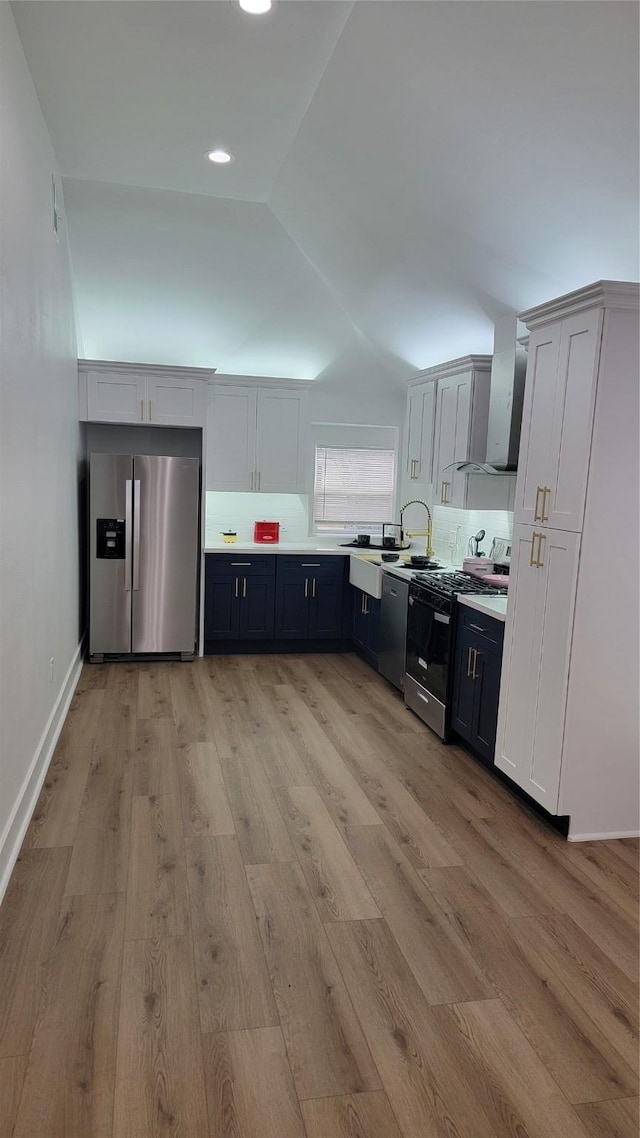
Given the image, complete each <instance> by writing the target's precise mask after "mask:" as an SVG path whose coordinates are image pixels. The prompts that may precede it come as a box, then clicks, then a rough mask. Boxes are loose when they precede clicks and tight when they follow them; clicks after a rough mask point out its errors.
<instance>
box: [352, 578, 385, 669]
mask: <svg viewBox="0 0 640 1138" xmlns="http://www.w3.org/2000/svg"><path fill="white" fill-rule="evenodd" d="M352 593H353V598H352V601H353V608H352V618H351V639H352V640H353V643H354V644H355V646H356V648H357V649H358V651H359V652H360V653H361V655H363V656H364V657H365V659H366V660H367V662H368V663H369V664H371V666H372V667H374V668H377V666H378V641H379V637H380V601H379V600H376V598H375V597H371V596H369V594H368V593H365V592H363V591H362V589H355V588H352Z"/></svg>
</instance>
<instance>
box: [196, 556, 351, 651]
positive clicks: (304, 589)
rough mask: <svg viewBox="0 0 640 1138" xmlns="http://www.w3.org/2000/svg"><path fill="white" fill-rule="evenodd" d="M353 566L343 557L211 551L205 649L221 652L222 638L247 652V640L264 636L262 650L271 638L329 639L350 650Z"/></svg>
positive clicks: (275, 640) (207, 568) (207, 566)
mask: <svg viewBox="0 0 640 1138" xmlns="http://www.w3.org/2000/svg"><path fill="white" fill-rule="evenodd" d="M348 564H349V559H348V557H343V556H339V555H338V556H335V557H334V556H328V557H325V556H323V557H318V555H317V554H316V555H315V558H314V555H313V553H311V554H308V555H307V556H306V557H300V556H294V555H292V554H282V555H278V554H258V555H254V554H242V553H232V554H228V553H211V554H209V553H208V554H207V556H206V558H205V621H204V625H205V632H204V639H205V652H207V653H213V652H216V651H222V650H223V649H221V648H220V647H219V646H218V647H216V643H217V642H218V641H223V642H228V643H229V651H232V652H237V651H244V650H245V649H243V647H242V644H243V642H244V641H248V642H255V641H260V640H262V641H265V642H266V643H265V647H263V649H262V650H263V651H265V650H268V642H271V641H273V644H274V646H275V645H277V644H278V642H281V641H285V642H286V641H299V642H301V641H304V640H308V641H326V642H327V646H329V645H330V644H331V643H332V642H336V644H337V646H338V648H346V647H347V641H348V636H349V632H348V628H347V627H346V626H345V625H346V620H345V617H346V613H347V600H348V596H347V592H348V585H347V584H346V580H347V576H346V574H347V570H348ZM283 649H285V650H286V648H285V645H284V644H281V645H280V650H281V651H282V650H283ZM253 650H258V649H257V645H256V648H255V649H252V648H251V647H249V645H248V646H247V649H246V651H253ZM275 650H276V651H277V650H278V649H277V648H276V649H275ZM319 650H322V649H321V646H319Z"/></svg>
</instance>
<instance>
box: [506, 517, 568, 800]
mask: <svg viewBox="0 0 640 1138" xmlns="http://www.w3.org/2000/svg"><path fill="white" fill-rule="evenodd" d="M579 548H580V538H579V535H578V534H575V533H564V532H563V531H561V530H552V529H545V530H542V529H535V528H534V527H532V526H523V525H519V526H516V527H515V529H514V534H513V542H512V552H511V567H510V576H509V609H508V613H507V622H506V628H505V645H504V654H503V667H502V680H501V685H500V708H499V715H498V745H497V749H496V756H495V764H496V766H497V767H499V769H500V770H502V771H504V773H505V774H507V775H509V777H510V778H512V779H513V781H514V782H516V783H517V784H518V786H521V787H522V788H523V790H526V792H527V793H528V794H530V795H531V797H532V798H534V799H535V800H536V801H537V802H539V803H540V804H541V805H542V806H544V807H545V809H547V810H549V811H550V813H552V814H554V813H555V812H556V811H557V807H558V788H559V783H560V768H561V764H562V741H563V734H564V715H565V704H566V693H567V679H568V674H569V655H570V647H571V633H572V627H573V609H574V602H575V586H576V577H577V570H578V554H579Z"/></svg>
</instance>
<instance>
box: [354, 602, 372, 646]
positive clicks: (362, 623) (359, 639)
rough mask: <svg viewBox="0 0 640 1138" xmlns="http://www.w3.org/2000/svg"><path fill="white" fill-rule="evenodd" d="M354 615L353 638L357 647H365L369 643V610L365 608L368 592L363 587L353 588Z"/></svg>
mask: <svg viewBox="0 0 640 1138" xmlns="http://www.w3.org/2000/svg"><path fill="white" fill-rule="evenodd" d="M352 592H353V616H352V621H351V639H352V640H353V643H354V644H355V646H356V648H364V647H365V646H366V643H367V627H368V625H367V610H366V608H365V597H366V595H367V594H366V593H363V591H362V589H355V588H354V589H353V590H352Z"/></svg>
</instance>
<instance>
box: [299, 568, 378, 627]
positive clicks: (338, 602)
mask: <svg viewBox="0 0 640 1138" xmlns="http://www.w3.org/2000/svg"><path fill="white" fill-rule="evenodd" d="M344 592H345V589H344V583H343V581H342V578H339V579H338V578H337V577H335V576H333V575H331V576H330V575H328V574H327V575H325V576H318V577H313V579H312V581H311V603H310V608H309V636H310V637H311V638H312V639H316V640H324V639H326V640H331V639H334V638H335V639H339V638H340V637H342V636H343V635H344V630H343V610H344ZM365 619H366V618H365Z"/></svg>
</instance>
